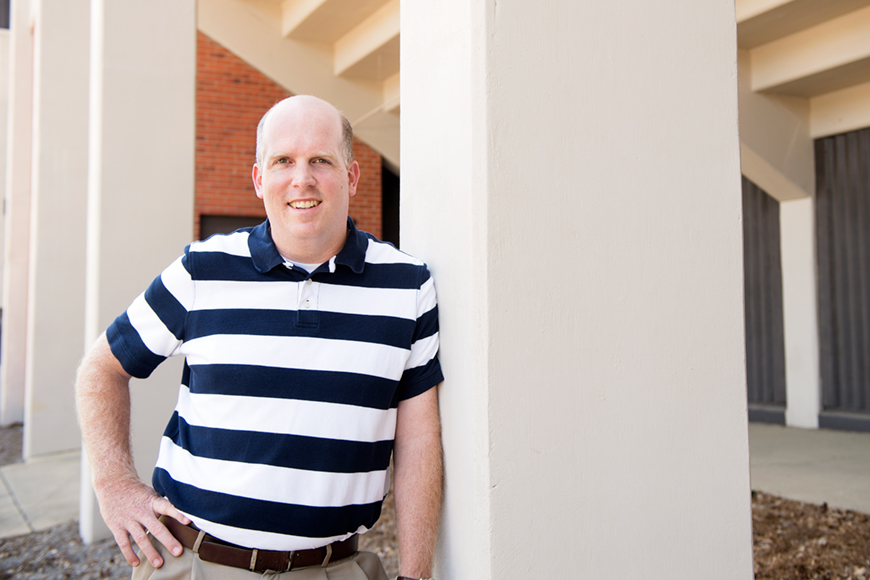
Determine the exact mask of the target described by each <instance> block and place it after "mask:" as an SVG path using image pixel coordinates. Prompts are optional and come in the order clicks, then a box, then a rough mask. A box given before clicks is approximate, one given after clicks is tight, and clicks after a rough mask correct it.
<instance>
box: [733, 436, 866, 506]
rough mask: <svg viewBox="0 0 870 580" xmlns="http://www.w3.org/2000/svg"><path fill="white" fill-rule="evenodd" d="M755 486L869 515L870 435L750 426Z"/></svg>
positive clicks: (760, 489)
mask: <svg viewBox="0 0 870 580" xmlns="http://www.w3.org/2000/svg"><path fill="white" fill-rule="evenodd" d="M749 452H750V473H751V478H752V489H755V490H758V491H764V492H768V493H772V494H774V495H778V496H781V497H785V498H788V499H796V500H799V501H805V502H809V503H815V504H821V503H825V502H827V504H828V505H829V506H831V507H838V508H846V509H851V510H855V511H859V512H863V513H865V514H870V433H853V432H850V431H831V430H827V429H796V428H792V427H782V426H779V425H765V424H762V423H750V424H749Z"/></svg>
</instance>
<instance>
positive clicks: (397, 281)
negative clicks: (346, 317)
mask: <svg viewBox="0 0 870 580" xmlns="http://www.w3.org/2000/svg"><path fill="white" fill-rule="evenodd" d="M424 270H425V268H424V267H423V266H417V265H414V264H370V263H368V262H367V263H366V265H365V270H363V272H362V274H356V273H354V272H353V270H351V269H350V268H336V270H335V273H333V274H330V273H320V274H314V275H313V276H312V277H311V278H312V279H313V280H317V281H318V282H325V283H326V282H328V283H329V284H335V285H337V286H353V287H355V288H393V289H402V290H417V289H418V288H419V282H420V277H421V275H422V272H423V271H424Z"/></svg>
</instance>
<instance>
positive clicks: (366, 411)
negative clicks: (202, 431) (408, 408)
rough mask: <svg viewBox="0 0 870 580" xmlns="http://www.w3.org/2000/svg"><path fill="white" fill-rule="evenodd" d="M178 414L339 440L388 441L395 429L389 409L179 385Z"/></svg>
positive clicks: (201, 422)
mask: <svg viewBox="0 0 870 580" xmlns="http://www.w3.org/2000/svg"><path fill="white" fill-rule="evenodd" d="M175 409H176V411H178V414H179V415H180V416H181V417H182V418H183V419H184V420H185V421H187V423H188V424H190V425H196V426H199V427H211V428H213V429H232V430H236V431H256V432H261V433H276V434H283V435H301V436H306V437H320V438H323V439H342V440H345V441H363V442H367V443H374V442H376V441H389V440H391V439H393V437H394V436H395V434H396V410H395V409H387V410H381V409H371V408H367V407H357V406H354V405H341V404H338V403H322V402H319V401H301V400H295V399H271V398H270V399H265V398H263V397H244V396H233V395H206V394H201V393H191V392H190V390H189V389H188V388H187V387H185V386H183V385H182V386H181V388H180V389H179V393H178V405H177V406H176V408H175Z"/></svg>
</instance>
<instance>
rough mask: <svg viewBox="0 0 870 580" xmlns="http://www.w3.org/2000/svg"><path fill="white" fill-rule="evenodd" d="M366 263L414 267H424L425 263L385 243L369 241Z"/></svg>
mask: <svg viewBox="0 0 870 580" xmlns="http://www.w3.org/2000/svg"><path fill="white" fill-rule="evenodd" d="M366 262H368V263H369V264H411V265H414V266H422V265H423V262H421V261H420V260H418V259H417V258H415V257H414V256H411V255H408V254H406V253H405V252H403V251H401V250H398V249H396V248H395V247H393V246H391V245H390V244H387V243H384V242H376V241H374V240H371V239H370V240H369V245H368V248H366Z"/></svg>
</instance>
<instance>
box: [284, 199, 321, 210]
mask: <svg viewBox="0 0 870 580" xmlns="http://www.w3.org/2000/svg"><path fill="white" fill-rule="evenodd" d="M318 205H320V202H319V201H316V200H313V199H306V200H303V201H291V202H290V207H292V208H293V209H311V208H312V207H316V206H318Z"/></svg>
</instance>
